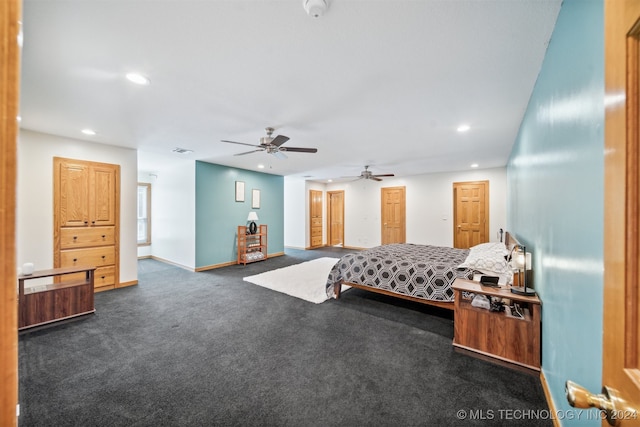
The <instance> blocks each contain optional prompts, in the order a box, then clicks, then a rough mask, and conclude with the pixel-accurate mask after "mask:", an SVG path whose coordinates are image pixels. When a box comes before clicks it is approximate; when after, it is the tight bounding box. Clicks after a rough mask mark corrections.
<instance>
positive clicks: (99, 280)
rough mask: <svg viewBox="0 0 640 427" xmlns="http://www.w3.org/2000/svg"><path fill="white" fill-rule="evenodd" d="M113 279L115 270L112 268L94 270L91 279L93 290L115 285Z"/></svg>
mask: <svg viewBox="0 0 640 427" xmlns="http://www.w3.org/2000/svg"><path fill="white" fill-rule="evenodd" d="M115 279H116V268H115V267H114V266H110V267H100V268H96V273H95V276H94V278H93V288H94V289H97V290H99V289H100V288H103V287H105V286H109V287H112V286H114V285H115Z"/></svg>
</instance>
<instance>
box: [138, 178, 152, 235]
mask: <svg viewBox="0 0 640 427" xmlns="http://www.w3.org/2000/svg"><path fill="white" fill-rule="evenodd" d="M150 244H151V184H146V183H138V246H147V245H150Z"/></svg>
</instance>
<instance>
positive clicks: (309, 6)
mask: <svg viewBox="0 0 640 427" xmlns="http://www.w3.org/2000/svg"><path fill="white" fill-rule="evenodd" d="M303 1H304V10H306V11H307V14H308V15H309V16H311V17H313V18H319V17H321V16H322V15H324V13H325V12H326V11H327V8H328V7H329V5H328V4H327V0H303Z"/></svg>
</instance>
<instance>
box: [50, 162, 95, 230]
mask: <svg viewBox="0 0 640 427" xmlns="http://www.w3.org/2000/svg"><path fill="white" fill-rule="evenodd" d="M57 173H59V182H60V191H59V192H58V195H57V198H56V199H57V200H56V201H57V202H58V204H59V212H60V225H61V226H63V227H80V226H82V227H84V226H86V225H87V224H88V220H89V209H88V208H89V167H88V166H86V165H83V164H76V163H71V162H62V163H60V168H59V170H58V171H57Z"/></svg>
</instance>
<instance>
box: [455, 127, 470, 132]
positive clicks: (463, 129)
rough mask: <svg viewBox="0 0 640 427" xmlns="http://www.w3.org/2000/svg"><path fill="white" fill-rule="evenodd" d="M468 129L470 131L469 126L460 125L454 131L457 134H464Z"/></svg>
mask: <svg viewBox="0 0 640 427" xmlns="http://www.w3.org/2000/svg"><path fill="white" fill-rule="evenodd" d="M469 129H471V126H469V125H460V126H458V129H456V130H457V131H458V132H466V131H468V130H469Z"/></svg>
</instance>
